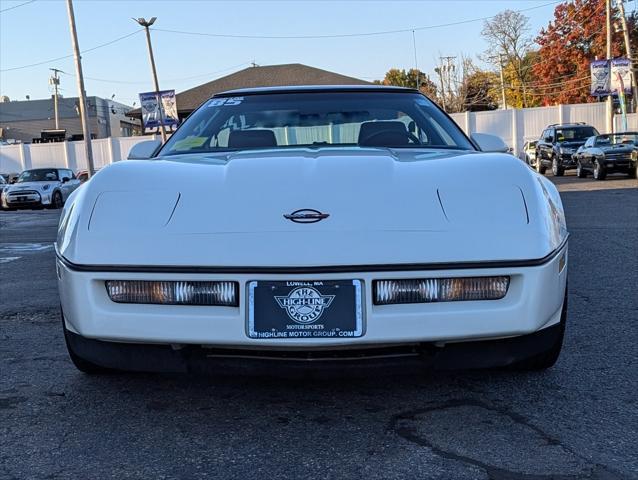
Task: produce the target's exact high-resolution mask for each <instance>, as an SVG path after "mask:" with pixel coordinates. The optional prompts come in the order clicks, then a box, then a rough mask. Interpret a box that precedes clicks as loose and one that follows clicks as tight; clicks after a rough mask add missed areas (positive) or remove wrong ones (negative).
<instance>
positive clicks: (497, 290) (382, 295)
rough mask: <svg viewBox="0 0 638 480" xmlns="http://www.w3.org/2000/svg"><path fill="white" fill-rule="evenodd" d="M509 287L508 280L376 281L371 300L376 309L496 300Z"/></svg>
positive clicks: (439, 279)
mask: <svg viewBox="0 0 638 480" xmlns="http://www.w3.org/2000/svg"><path fill="white" fill-rule="evenodd" d="M509 284H510V277H507V276H500V277H469V278H419V279H405V280H375V282H374V284H373V288H374V293H373V297H374V303H375V305H390V304H397V303H430V302H459V301H467V300H498V299H501V298H503V297H504V296H505V294H506V293H507V289H508V288H509Z"/></svg>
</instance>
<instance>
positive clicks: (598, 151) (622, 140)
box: [574, 132, 638, 180]
mask: <svg viewBox="0 0 638 480" xmlns="http://www.w3.org/2000/svg"><path fill="white" fill-rule="evenodd" d="M636 148H638V133H637V132H625V133H609V134H605V135H597V136H595V137H589V138H588V139H587V141H586V142H585V145H583V146H582V147H580V148H579V149H578V150H577V151H576V153H575V154H574V160H575V161H576V164H577V166H576V174H577V175H578V178H585V177H586V176H587V175H588V174H589V173H591V174H592V175H593V176H594V178H595V179H596V180H604V179H605V178H606V177H607V174H608V173H615V172H620V173H626V174H628V175H629V176H630V177H635V176H636V160H634V159H632V153H633V152H634V151H635V150H636Z"/></svg>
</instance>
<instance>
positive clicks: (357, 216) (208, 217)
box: [58, 149, 562, 267]
mask: <svg viewBox="0 0 638 480" xmlns="http://www.w3.org/2000/svg"><path fill="white" fill-rule="evenodd" d="M538 183H539V179H538V178H537V177H536V176H535V174H534V173H533V172H532V171H531V170H530V169H529V168H527V167H526V166H525V165H523V164H521V163H520V161H518V160H517V159H515V158H514V157H513V156H511V155H503V154H480V153H475V152H458V151H452V152H450V151H425V152H423V151H421V152H415V151H391V150H388V149H351V150H348V149H338V150H336V149H316V150H310V149H308V150H303V149H296V150H291V151H283V152H282V151H281V150H277V151H275V150H273V151H261V152H259V151H255V152H243V153H230V154H225V155H210V156H206V155H201V156H194V155H184V156H179V157H174V158H171V157H168V158H164V159H158V160H154V161H130V162H119V163H118V164H114V165H113V166H110V167H108V168H105V169H103V170H102V171H100V172H99V173H98V174H97V175H95V177H94V178H93V180H92V181H91V182H90V183H89V184H87V186H86V187H88V188H84V189H82V191H81V192H78V193H77V194H74V197H73V201H72V202H69V204H68V205H67V207H66V209H65V214H64V215H63V219H62V222H61V228H62V227H63V230H64V236H63V237H62V238H60V239H59V242H58V243H59V245H58V248H59V249H60V251H61V253H62V254H63V255H64V256H65V257H66V258H67V259H68V260H70V261H72V262H74V263H80V264H97V265H131V264H132V265H217V266H220V265H221V266H260V267H262V266H311V265H344V264H345V265H357V264H363V265H370V264H387V263H397V264H401V263H423V262H448V261H459V260H463V261H482V260H508V259H522V258H541V257H543V256H544V255H546V254H547V253H549V251H550V250H551V249H552V246H554V248H555V247H556V246H557V245H558V243H559V242H560V239H559V238H558V236H559V234H557V233H556V232H553V233H550V232H549V229H548V226H547V215H546V212H544V211H541V210H542V209H541V208H540V207H539V202H538V200H537V198H538V197H539V196H547V195H548V193H547V190H546V191H545V193H543V192H542V191H541V190H539V185H538ZM547 183H549V182H547ZM547 188H548V189H550V190H551V189H552V188H553V186H551V184H549V186H547V187H546V189H547ZM556 198H557V194H556ZM76 203H77V205H78V207H79V208H78V210H77V211H74V212H72V213H71V210H74V208H73V205H74V204H76ZM545 203H546V202H545ZM554 203H555V204H557V205H556V207H555V208H556V209H557V211H559V213H560V214H561V215H562V208H561V207H560V200H554ZM300 209H314V210H317V211H319V212H322V213H325V214H327V215H329V216H328V217H327V218H325V219H323V220H321V221H319V222H317V223H311V224H302V223H295V222H292V221H290V220H288V219H286V218H285V217H284V215H286V214H291V213H292V212H294V211H296V210H300ZM555 213H556V212H555ZM65 222H67V223H68V224H69V225H65Z"/></svg>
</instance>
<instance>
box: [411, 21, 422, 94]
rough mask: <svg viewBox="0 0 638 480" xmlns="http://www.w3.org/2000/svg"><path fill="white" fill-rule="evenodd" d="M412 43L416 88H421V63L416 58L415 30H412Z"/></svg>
mask: <svg viewBox="0 0 638 480" xmlns="http://www.w3.org/2000/svg"><path fill="white" fill-rule="evenodd" d="M412 45H413V46H414V70H416V89H417V90H419V91H420V90H421V89H420V88H419V87H420V84H419V64H418V63H417V60H416V36H415V35H414V30H412Z"/></svg>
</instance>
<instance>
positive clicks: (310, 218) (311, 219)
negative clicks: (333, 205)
mask: <svg viewBox="0 0 638 480" xmlns="http://www.w3.org/2000/svg"><path fill="white" fill-rule="evenodd" d="M329 216H330V214H329V213H321V212H320V211H319V210H314V209H312V208H303V209H301V210H295V211H294V212H292V213H285V214H284V218H285V219H286V220H290V221H291V222H295V223H317V222H320V221H321V220H323V219H324V218H328V217H329Z"/></svg>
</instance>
